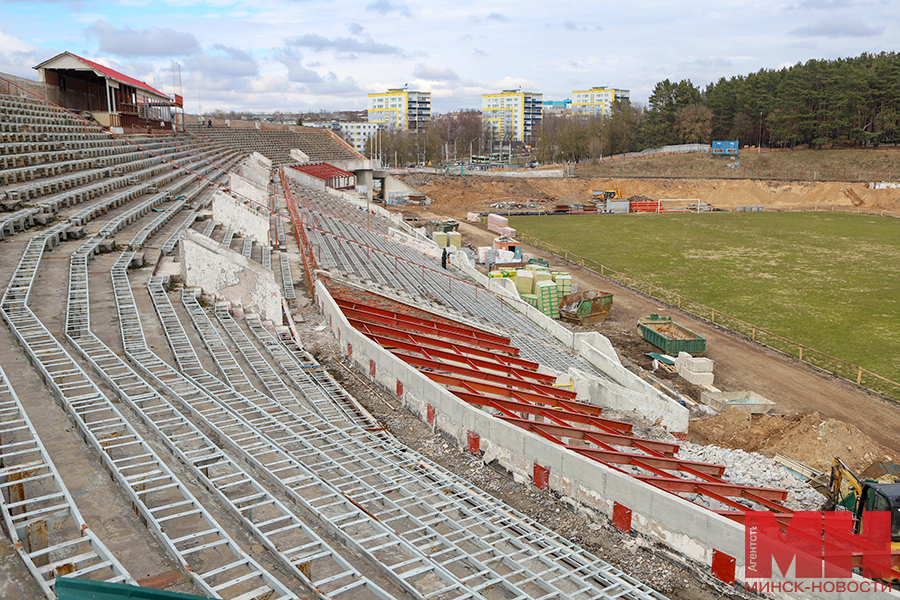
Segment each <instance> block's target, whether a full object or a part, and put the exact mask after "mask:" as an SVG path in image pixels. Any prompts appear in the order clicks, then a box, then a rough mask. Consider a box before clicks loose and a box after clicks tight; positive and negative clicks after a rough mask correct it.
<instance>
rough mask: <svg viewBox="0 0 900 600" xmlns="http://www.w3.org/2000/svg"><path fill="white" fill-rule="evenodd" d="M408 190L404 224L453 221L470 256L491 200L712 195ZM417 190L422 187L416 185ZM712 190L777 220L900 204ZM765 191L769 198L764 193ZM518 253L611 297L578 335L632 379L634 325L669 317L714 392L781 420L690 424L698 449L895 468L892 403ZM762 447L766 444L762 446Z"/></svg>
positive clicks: (836, 190) (757, 185)
mask: <svg viewBox="0 0 900 600" xmlns="http://www.w3.org/2000/svg"><path fill="white" fill-rule="evenodd" d="M414 180H418V182H419V183H418V184H417V185H418V189H420V190H421V191H422V192H424V193H425V194H426V195H428V196H429V197H430V198H433V199H434V200H435V202H434V204H433V205H431V206H429V207H427V209H426V208H421V207H406V208H405V209H404V214H406V215H409V216H416V217H418V218H420V219H431V218H436V217H440V216H443V217H454V218H457V219H460V220H461V225H460V232H461V233H462V236H463V238H462V239H463V244H471V245H473V246H484V245H490V244H491V240H492V239H493V238H494V237H495V235H494V234H493V233H491V232H488V231H487V229H486V227H484V226H483V225H481V224H473V223H467V222H464V221H462V220H463V219H464V218H465V213H466V212H468V211H472V212H475V211H482V210H486V207H487V206H488V205H489V204H490V201H496V200H493V199H495V198H497V199H499V198H509V197H516V196H518V197H523V198H524V197H535V198H536V197H550V196H555V197H557V198H558V197H561V196H563V195H566V194H571V193H583V190H590V189H591V188H592V187H593V189H601V187H603V189H608V188H609V187H610V186H613V187H614V186H615V185H616V184H621V185H630V186H631V188H629V189H628V191H629V194H624V195H626V196H627V195H630V193H631V192H635V193H644V194H647V195H650V196H651V197H656V198H658V197H661V196H660V194H659V192H661V191H665V190H666V189H667V188H668V189H672V190H680V191H684V190H686V189H692V190H695V191H700V190H701V189H702V188H703V186H707V189H706V190H705V193H707V194H712V193H713V191H715V190H714V189H713V190H712V191H710V189H709V188H710V186H712V187H713V188H715V186H716V185H719V183H717V182H709V181H679V182H675V181H665V180H653V181H637V180H628V181H627V182H625V181H622V182H610V181H605V182H604V181H596V180H578V179H549V180H542V179H529V180H515V179H494V178H481V177H478V178H476V177H467V178H458V177H456V178H454V177H435V176H429V175H415V176H413V177H409V178H407V183H409V184H410V185H413V184H414ZM423 183H424V184H426V185H422V184H423ZM722 183H723V184H727V185H728V186H737V187H738V188H743V189H744V191H745V192H746V193H748V194H751V195H752V194H759V195H760V196H764V198H763V200H765V201H757V200H753V202H752V203H758V204H767V203H768V205H769V206H771V205H778V206H781V207H783V208H784V209H786V210H787V209H790V208H794V207H799V206H802V205H803V204H804V203H805V202H808V201H810V200H813V199H814V198H828V197H829V195H831V196H830V197H831V198H832V200H833V202H834V203H835V204H836V205H839V206H842V207H847V208H852V207H853V205H852V202H851V201H850V199H849V197H848V196H846V195H843V194H840V190H841V189H842V186H852V187H853V189H854V190H856V191H857V193H858V194H859V195H860V197H863V198H865V199H866V202H867V206H872V205H875V204H876V202H875V200H876V199H878V198H880V196H875V195H873V196H868V195H866V194H867V193H870V194H871V193H874V192H882V191H886V192H889V193H891V194H893V196H894V197H897V196H900V190H868V189H866V188H865V186H862V185H860V184H837V183H829V184H817V185H811V186H809V187H806V184H796V185H787V184H785V185H781V184H778V185H776V184H768V183H766V182H753V181H747V182H737V181H730V182H722ZM670 186H671V187H670ZM767 187H768V188H770V189H769V190H768V191H767ZM579 190H581V191H579ZM778 190H781V191H778ZM803 190H806V192H805V195H801V194H800V191H803ZM624 192H625V190H623V193H624ZM698 195H699V194H698ZM582 197H583V196H582ZM672 197H676V196H674V195H673V196H672ZM681 197H684V196H681ZM699 197H701V198H703V197H704V196H702V195H699ZM706 197H707V198H708V197H709V196H706ZM842 198H843V199H842ZM870 201H871V205H870V204H869V202H870ZM741 203H743V202H741ZM888 204H890V205H891V206H894V205H896V204H897V202H896V200H890V202H888ZM898 213H900V211H898ZM525 251H526V252H528V253H530V254H532V255H534V256H538V257H541V258H544V259H546V260H548V261H550V264H551V267H552V268H553V270H565V271H569V272H570V273H571V274H572V277H573V283H575V284H576V285H577V286H578V289H579V290H591V289H599V290H604V291H608V292H612V293H614V294H615V301H614V304H613V308H612V311H611V312H610V315H609V317H608V318H607V320H606V321H605V322H604V323H603V324H601V325H595V326H589V327H586V328H583V329H582V330H596V331H599V332H600V333H602V334H603V335H605V336H607V337H608V338H609V339H610V340H611V341H612V343H613V346H614V347H615V348H616V350H617V351H618V352H619V354H620V356H621V357H623V359H625V360H626V361H627V362H630V363H631V364H633V365H635V366H636V367H638V370H640V369H649V368H650V364H651V362H652V361H651V359H650V358H648V357H646V356H645V353H646V352H655V351H657V348H655V347H654V346H652V345H650V344H649V343H648V342H646V341H644V340H643V339H642V338H641V337H640V335H639V333H638V332H637V319H638V318H640V317H642V316H647V315H649V314H651V313H659V314H660V315H663V316H671V317H673V318H674V319H675V320H676V321H677V322H679V323H680V324H682V325H684V326H685V327H687V328H688V329H690V330H691V331H693V332H695V333H697V334H698V335H701V336H703V337H705V338H706V339H707V356H708V357H709V358H711V359H713V360H714V361H715V363H716V366H715V385H716V387H717V388H719V389H722V390H724V391H744V390H750V391H755V392H757V393H759V394H761V395H762V396H764V397H766V398H768V399H770V400H773V401H775V402H776V403H777V406H776V408H775V409H774V411H773V412H774V413H775V414H776V415H781V416H774V417H770V419H774V420H772V421H771V423H770V422H769V421H768V420H764V422H765V425H756V424H755V423H747V424H746V425H743V427H744V428H747V429H748V430H752V433H753V435H749V436H748V435H743V434H741V435H738V432H737V430H735V429H734V427H733V426H731V425H730V426H723V427H722V428H717V427H716V425H717V424H718V423H717V422H715V421H714V422H712V423H711V424H709V425H701V424H699V423H698V422H694V423H693V424H692V431H693V429H694V428H696V429H697V431H698V433H697V436H696V438H695V439H697V440H698V441H703V442H706V443H715V444H719V445H724V446H731V447H737V448H742V449H744V450H748V451H759V452H761V453H763V454H766V455H769V456H774V454H776V453H781V454H785V455H787V456H789V457H791V458H793V459H795V460H798V461H801V462H804V463H809V464H810V466H813V467H814V468H817V469H820V470H822V469H826V468H827V465H828V464H830V462H831V460H832V459H833V458H834V457H836V456H840V457H841V458H842V459H844V460H845V462H848V463H852V464H854V465H855V467H856V468H859V469H862V468H865V466H867V465H868V464H869V463H871V462H872V461H875V460H887V458H886V457H890V460H891V461H896V460H897V458H898V456H900V438H898V437H897V436H896V431H900V405H898V404H897V403H896V402H894V401H892V400H890V399H888V398H886V397H884V396H881V395H879V394H876V393H873V392H870V391H868V390H866V389H864V388H860V387H858V386H855V385H852V384H850V383H848V382H846V381H844V380H841V379H838V378H836V377H834V376H832V375H830V374H828V373H825V372H821V371H818V370H816V369H814V368H812V367H810V366H809V365H807V364H805V363H801V362H799V361H797V360H795V359H793V358H790V357H788V356H785V355H784V354H782V353H780V352H777V351H774V350H772V349H769V348H767V347H765V346H762V345H761V344H757V343H754V342H752V341H750V340H749V339H747V338H744V337H742V336H738V335H735V334H733V333H731V332H729V331H727V330H724V329H722V328H720V327H718V326H716V325H714V324H712V323H710V322H708V321H706V320H703V319H699V318H696V317H693V316H692V315H689V314H688V313H685V312H682V311H680V310H678V309H677V308H675V307H673V306H669V305H667V304H665V303H663V302H662V301H660V300H658V299H655V298H651V297H649V296H647V295H645V294H641V293H638V292H635V291H633V290H631V289H629V288H626V287H623V286H621V285H619V284H617V283H615V282H613V281H612V280H609V279H607V278H605V277H601V276H600V275H598V274H597V273H594V272H593V271H590V270H588V269H583V268H581V267H580V266H578V265H576V264H574V263H570V262H568V261H565V260H563V259H562V258H560V257H556V256H553V255H550V254H548V253H546V252H544V251H542V250H539V249H537V248H534V247H530V246H527V245H526V246H525ZM655 375H657V376H658V377H660V378H661V379H668V380H670V382H671V383H672V384H673V385H674V386H675V387H676V388H677V389H678V390H679V391H680V392H681V393H683V394H685V395H687V396H688V397H691V398H693V399H695V400H697V399H699V395H700V392H701V388H699V387H697V386H693V385H691V384H689V383H688V382H686V381H685V380H683V379H682V378H680V377H678V376H677V375H672V374H668V373H665V372H663V371H662V370H659V371H657V372H656V373H655ZM787 417H790V418H787ZM786 418H787V419H786ZM785 419H786V420H785ZM791 419H795V420H798V421H799V423H800V424H799V425H798V424H796V423H795V424H794V425H793V426H792V427H788V425H789V424H790V423H794V421H792V420H791ZM782 421H783V422H784V423H785V424H784V427H783V431H784V435H782V436H781V437H775V436H777V432H776V430H778V427H776V424H778V423H781V422H782ZM732 425H733V424H732ZM779 426H780V425H779ZM754 427H756V429H754ZM739 428H740V427H739ZM778 431H781V430H778ZM769 437H772V440H771V441H770V440H769V439H768V438H769Z"/></svg>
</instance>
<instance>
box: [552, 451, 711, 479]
mask: <svg viewBox="0 0 900 600" xmlns="http://www.w3.org/2000/svg"><path fill="white" fill-rule="evenodd" d="M567 448H569V449H570V450H573V451H575V452H577V453H579V454H583V455H585V456H587V457H588V458H593V459H594V460H596V461H599V462H602V463H612V464H616V465H635V466H638V467H643V466H644V465H648V466H651V467H654V468H656V469H667V470H673V471H677V470H679V469H680V468H681V465H686V466H689V467H691V468H692V469H696V470H698V471H703V472H704V473H713V474H716V475H721V474H722V473H724V472H725V467H724V466H722V465H714V464H712V463H701V462H692V461H686V460H681V459H678V458H668V457H666V458H658V457H656V456H648V455H647V454H633V453H630V452H619V451H617V450H601V449H600V448H586V447H579V446H567ZM697 483H705V482H702V481H701V482H697Z"/></svg>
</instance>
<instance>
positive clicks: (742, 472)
mask: <svg viewBox="0 0 900 600" xmlns="http://www.w3.org/2000/svg"><path fill="white" fill-rule="evenodd" d="M677 456H678V458H683V459H685V460H694V461H702V462H710V463H715V464H717V465H724V466H725V475H724V477H723V479H725V480H726V481H728V482H731V483H739V484H742V485H752V486H756V487H772V488H781V489H785V490H788V491H789V492H790V493H789V494H788V497H787V500H785V502H784V504H785V506H787V507H788V508H791V509H793V510H821V508H822V504H823V503H824V502H825V496H823V495H822V494H820V493H819V492H817V491H816V490H814V489H812V488H811V487H810V486H809V485H808V484H807V483H806V482H805V481H801V480H800V479H799V478H797V477H795V476H794V475H793V474H792V473H791V472H790V471H788V470H787V469H786V468H784V467H783V466H781V465H780V464H778V463H776V462H775V461H774V460H772V459H771V458H766V457H765V456H763V455H762V454H757V453H756V452H745V451H744V450H733V449H730V448H721V447H719V446H701V445H698V444H691V443H690V442H682V444H681V448H680V449H679V451H678V455H677ZM705 503H707V502H704V504H705Z"/></svg>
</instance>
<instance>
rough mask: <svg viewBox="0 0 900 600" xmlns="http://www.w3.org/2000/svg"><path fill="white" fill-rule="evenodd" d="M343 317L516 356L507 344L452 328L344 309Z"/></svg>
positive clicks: (514, 350)
mask: <svg viewBox="0 0 900 600" xmlns="http://www.w3.org/2000/svg"><path fill="white" fill-rule="evenodd" d="M342 312H343V313H344V315H345V316H346V317H347V319H349V320H350V321H351V322H353V321H359V322H363V323H375V324H378V325H381V326H383V327H386V328H389V329H393V330H396V331H402V332H403V333H405V334H408V333H415V334H418V335H427V336H431V337H439V338H446V339H449V340H455V341H457V342H461V343H463V344H466V345H468V346H476V347H480V348H487V349H490V350H494V351H497V352H507V353H509V354H513V355H518V354H519V349H518V348H515V347H513V346H510V345H509V344H508V343H507V344H503V343H498V342H492V341H490V340H480V339H478V338H476V337H474V336H471V335H467V334H463V333H458V332H457V331H454V330H453V329H452V328H449V327H448V328H447V329H440V328H436V327H416V326H414V325H409V324H405V323H398V322H397V321H396V320H395V319H391V318H388V317H381V316H378V315H369V314H366V313H364V312H361V311H358V310H351V309H349V308H348V309H345V310H343V311H342Z"/></svg>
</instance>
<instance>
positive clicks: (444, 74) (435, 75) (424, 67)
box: [412, 63, 459, 81]
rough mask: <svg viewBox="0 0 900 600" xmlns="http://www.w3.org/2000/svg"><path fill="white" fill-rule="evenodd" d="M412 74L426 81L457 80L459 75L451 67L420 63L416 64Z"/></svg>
mask: <svg viewBox="0 0 900 600" xmlns="http://www.w3.org/2000/svg"><path fill="white" fill-rule="evenodd" d="M412 76H413V77H415V78H416V79H424V80H426V81H459V75H457V74H456V72H455V71H454V70H453V69H451V68H450V67H441V66H438V65H434V64H422V63H420V64H418V65H416V68H415V69H413V73H412Z"/></svg>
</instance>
